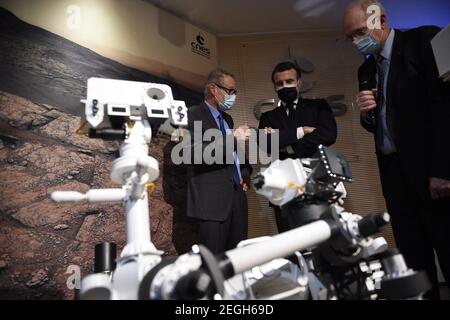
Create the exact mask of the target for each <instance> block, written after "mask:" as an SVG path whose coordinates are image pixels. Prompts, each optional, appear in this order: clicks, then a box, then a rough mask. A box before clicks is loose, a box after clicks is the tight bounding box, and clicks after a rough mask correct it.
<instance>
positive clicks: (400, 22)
mask: <svg viewBox="0 0 450 320" xmlns="http://www.w3.org/2000/svg"><path fill="white" fill-rule="evenodd" d="M381 3H383V4H384V6H385V9H386V11H387V15H388V21H389V23H390V25H391V26H392V27H394V28H398V29H409V28H415V27H419V26H424V25H435V26H440V27H445V26H447V25H448V24H449V23H450V1H449V0H408V1H399V0H397V1H385V2H383V1H381Z"/></svg>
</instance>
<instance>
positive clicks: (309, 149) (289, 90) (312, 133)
mask: <svg viewBox="0 0 450 320" xmlns="http://www.w3.org/2000/svg"><path fill="white" fill-rule="evenodd" d="M300 78H301V71H300V69H299V68H298V67H297V65H296V64H294V63H292V62H282V63H279V64H278V65H277V66H276V67H275V69H274V70H273V72H272V82H273V85H274V88H275V90H276V92H277V94H278V97H279V98H280V103H279V106H278V107H277V108H275V109H273V110H272V111H269V112H266V113H263V114H262V115H261V119H260V121H259V129H264V130H265V131H266V133H267V143H266V145H267V149H268V150H266V151H268V152H269V153H270V152H271V151H272V150H271V148H272V146H271V144H270V140H271V138H270V135H271V134H272V133H273V131H274V130H278V134H279V148H280V150H279V157H280V160H285V159H287V158H292V159H296V158H308V157H311V156H313V155H314V154H315V153H316V151H317V147H318V146H319V145H320V144H322V145H325V146H330V145H332V144H334V143H335V142H336V137H337V127H336V120H335V118H334V115H333V112H332V110H331V107H330V105H329V104H328V103H327V102H326V101H325V100H323V99H303V98H302V97H301V96H300V93H299V89H300V87H301V85H302V81H301V80H300ZM260 146H264V144H261V143H260ZM274 208H275V218H276V221H277V227H278V232H284V231H287V230H289V226H288V223H287V219H286V218H285V217H284V216H283V215H282V213H281V212H280V208H279V207H274Z"/></svg>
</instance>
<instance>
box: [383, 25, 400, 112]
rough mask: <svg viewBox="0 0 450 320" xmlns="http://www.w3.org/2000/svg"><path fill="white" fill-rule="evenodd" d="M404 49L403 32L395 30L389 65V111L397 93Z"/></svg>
mask: <svg viewBox="0 0 450 320" xmlns="http://www.w3.org/2000/svg"><path fill="white" fill-rule="evenodd" d="M402 51H403V32H401V31H400V30H395V38H394V44H393V46H392V56H391V63H390V67H389V78H388V84H387V88H386V90H387V91H386V97H387V101H386V111H387V112H389V111H390V110H391V108H392V100H393V97H394V95H395V92H396V90H395V84H396V83H397V78H398V75H399V69H400V67H401V63H402V62H401V59H402Z"/></svg>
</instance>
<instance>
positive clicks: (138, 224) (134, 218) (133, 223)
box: [125, 192, 151, 250]
mask: <svg viewBox="0 0 450 320" xmlns="http://www.w3.org/2000/svg"><path fill="white" fill-rule="evenodd" d="M125 211H126V217H125V218H126V227H127V245H128V244H130V245H131V246H136V245H137V246H140V245H147V244H148V243H150V242H151V241H150V218H149V210H148V197H147V193H146V192H144V194H143V197H142V198H140V199H137V200H134V199H132V198H131V197H129V198H128V201H126V202H125ZM131 250H133V249H131Z"/></svg>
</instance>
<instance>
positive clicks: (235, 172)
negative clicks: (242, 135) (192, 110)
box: [217, 114, 241, 187]
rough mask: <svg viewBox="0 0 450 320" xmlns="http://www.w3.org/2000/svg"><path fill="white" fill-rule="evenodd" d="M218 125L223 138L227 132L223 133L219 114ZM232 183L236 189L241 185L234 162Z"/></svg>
mask: <svg viewBox="0 0 450 320" xmlns="http://www.w3.org/2000/svg"><path fill="white" fill-rule="evenodd" d="M217 119H218V120H219V125H220V131H222V135H223V136H224V137H225V136H226V135H227V132H226V131H225V124H224V123H223V117H222V115H221V114H219V115H218V116H217ZM233 182H234V185H235V186H236V187H238V186H240V185H241V177H240V176H239V171H238V169H237V167H236V162H235V163H234V165H233Z"/></svg>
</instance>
